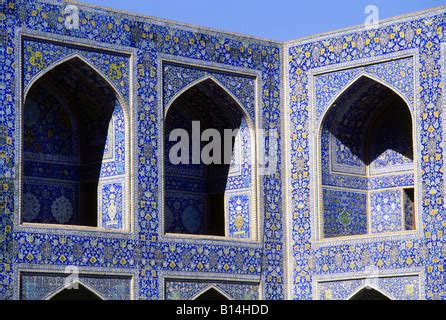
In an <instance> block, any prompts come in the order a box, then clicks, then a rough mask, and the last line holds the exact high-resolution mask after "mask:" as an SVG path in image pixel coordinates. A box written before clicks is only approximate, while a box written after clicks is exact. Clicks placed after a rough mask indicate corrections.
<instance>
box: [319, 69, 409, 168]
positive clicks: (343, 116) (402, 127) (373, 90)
mask: <svg viewBox="0 0 446 320" xmlns="http://www.w3.org/2000/svg"><path fill="white" fill-rule="evenodd" d="M323 130H326V131H329V132H330V133H331V134H333V135H334V136H335V137H336V139H337V140H338V141H339V142H341V143H342V144H343V145H344V147H346V148H348V149H349V151H350V152H351V153H352V155H353V156H354V157H356V158H358V159H359V160H360V161H361V162H362V163H363V164H364V165H365V166H367V165H370V164H371V163H372V162H373V161H375V160H376V159H377V158H379V156H380V155H382V154H383V153H384V152H386V151H387V150H389V149H391V150H393V151H394V152H396V153H399V154H401V155H403V156H405V157H406V158H408V159H410V160H413V147H412V146H413V141H412V118H411V114H410V111H409V108H408V106H407V104H406V102H405V101H404V100H403V99H402V98H401V97H400V96H399V95H398V94H397V93H395V92H394V91H393V90H391V89H390V88H388V87H386V86H384V85H383V84H381V83H379V82H376V81H374V80H372V79H370V78H368V77H361V78H360V79H358V80H357V81H356V82H355V83H354V84H353V85H352V86H350V87H349V88H348V89H347V90H346V91H345V92H344V93H343V94H342V95H341V96H340V97H339V98H338V99H337V100H336V101H335V103H334V104H333V106H332V107H331V108H330V111H329V112H328V114H327V115H326V117H325V120H324V126H323Z"/></svg>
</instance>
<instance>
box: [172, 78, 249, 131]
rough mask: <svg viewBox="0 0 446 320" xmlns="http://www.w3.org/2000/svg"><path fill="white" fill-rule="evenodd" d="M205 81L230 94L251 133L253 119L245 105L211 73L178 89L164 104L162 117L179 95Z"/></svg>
mask: <svg viewBox="0 0 446 320" xmlns="http://www.w3.org/2000/svg"><path fill="white" fill-rule="evenodd" d="M206 81H211V82H212V83H214V84H215V85H217V86H218V87H220V89H222V90H223V91H224V92H225V93H226V94H227V95H228V96H230V97H231V98H232V99H233V100H234V101H235V103H236V104H237V106H238V107H239V109H240V111H241V112H242V113H243V116H244V117H245V119H246V121H247V123H248V126H249V129H250V131H251V132H252V133H253V132H254V131H253V130H254V128H255V126H254V119H252V118H251V115H250V114H249V112H248V111H247V110H246V109H245V107H244V106H243V104H242V103H241V102H240V100H239V99H238V98H237V97H236V96H235V95H234V94H233V93H232V92H231V91H230V90H229V89H227V88H226V86H225V85H224V84H222V83H221V82H220V81H219V80H218V79H217V78H215V77H214V76H212V75H206V76H204V77H202V78H199V79H197V80H195V81H193V82H191V83H189V84H188V85H187V86H185V87H184V88H182V89H181V90H180V91H178V92H177V93H176V94H175V95H174V96H173V97H172V98H171V99H170V101H169V102H168V103H167V104H166V107H165V108H164V118H166V117H167V114H168V112H169V109H170V107H171V106H172V105H173V104H174V103H175V101H176V100H177V99H178V98H179V97H181V96H182V95H183V94H184V93H185V92H187V91H188V90H189V89H191V88H193V87H195V86H197V85H199V84H201V83H204V82H206Z"/></svg>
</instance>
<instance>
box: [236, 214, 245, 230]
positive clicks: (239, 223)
mask: <svg viewBox="0 0 446 320" xmlns="http://www.w3.org/2000/svg"><path fill="white" fill-rule="evenodd" d="M243 224H244V221H243V216H242V215H238V216H237V217H235V227H236V228H237V230H238V231H241V230H242V229H243Z"/></svg>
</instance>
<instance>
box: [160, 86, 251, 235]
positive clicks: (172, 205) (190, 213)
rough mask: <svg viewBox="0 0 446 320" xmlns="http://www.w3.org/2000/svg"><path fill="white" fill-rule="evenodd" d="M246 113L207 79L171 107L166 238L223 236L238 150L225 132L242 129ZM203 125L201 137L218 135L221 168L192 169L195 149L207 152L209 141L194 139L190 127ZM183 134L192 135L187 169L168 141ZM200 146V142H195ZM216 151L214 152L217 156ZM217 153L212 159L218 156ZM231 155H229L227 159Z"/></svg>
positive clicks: (167, 121)
mask: <svg viewBox="0 0 446 320" xmlns="http://www.w3.org/2000/svg"><path fill="white" fill-rule="evenodd" d="M242 117H243V115H242V113H241V111H240V107H239V105H238V104H237V103H236V102H235V101H234V99H233V98H232V97H231V96H230V95H229V94H228V93H227V92H226V91H225V90H223V89H222V87H220V86H219V85H218V84H216V83H215V82H214V81H212V80H210V79H208V80H205V81H203V82H200V83H198V84H197V85H195V86H193V87H191V88H190V89H188V90H187V91H185V92H184V93H183V94H182V95H180V96H179V97H178V98H177V99H176V100H175V101H174V102H173V104H172V105H171V106H170V108H169V110H168V113H167V115H166V118H165V123H164V141H165V142H164V181H165V186H164V189H165V197H164V198H165V229H166V232H168V233H182V234H200V235H214V236H224V235H225V218H224V216H225V204H224V199H225V190H226V185H227V181H228V175H229V170H230V161H225V159H229V160H230V159H231V158H232V156H233V155H232V153H233V150H234V141H235V137H232V138H229V139H227V141H228V144H227V145H229V148H225V143H224V140H225V139H224V130H225V129H229V130H235V129H240V125H241V122H242ZM193 122H195V123H196V122H199V126H200V128H199V130H196V132H198V133H199V135H200V136H201V134H202V133H203V132H204V131H205V130H207V129H215V130H217V131H218V133H219V135H220V137H221V144H220V148H218V149H219V153H220V155H221V157H219V159H220V163H218V161H216V162H214V163H205V162H204V161H203V159H202V158H201V157H200V159H199V162H198V163H197V162H195V163H193V161H192V160H193V152H192V151H193V150H192V149H193V144H194V143H196V145H198V146H199V150H203V147H205V146H206V145H207V144H208V143H209V142H211V141H213V139H212V138H210V139H209V141H203V142H200V141H199V140H200V138H198V139H193V130H192V123H193ZM175 129H183V130H185V132H187V133H188V144H189V155H188V157H186V158H187V159H188V161H186V163H184V161H183V163H181V164H177V163H173V162H172V161H171V159H170V157H169V156H170V153H171V148H172V147H173V146H174V145H176V144H177V141H179V140H175V141H169V136H170V134H171V132H172V131H173V130H175ZM197 140H198V141H197ZM218 149H217V148H216V149H214V151H215V150H218ZM214 151H211V152H210V155H211V156H212V155H214ZM228 153H230V154H228Z"/></svg>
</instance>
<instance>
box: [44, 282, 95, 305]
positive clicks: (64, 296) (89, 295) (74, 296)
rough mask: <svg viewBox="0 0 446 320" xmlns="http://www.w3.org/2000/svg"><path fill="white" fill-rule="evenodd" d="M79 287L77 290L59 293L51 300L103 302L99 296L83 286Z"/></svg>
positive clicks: (65, 290) (79, 285)
mask: <svg viewBox="0 0 446 320" xmlns="http://www.w3.org/2000/svg"><path fill="white" fill-rule="evenodd" d="M77 285H78V288H77V289H76V288H72V289H63V290H62V291H60V292H59V293H57V294H55V295H54V296H53V297H52V298H51V299H50V300H78V301H79V300H80V301H86V300H102V299H101V298H100V297H99V296H98V295H96V294H95V293H94V292H92V291H90V290H88V289H87V288H85V286H83V285H82V284H77Z"/></svg>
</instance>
